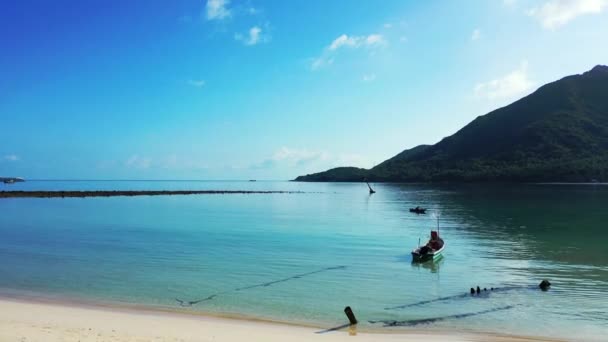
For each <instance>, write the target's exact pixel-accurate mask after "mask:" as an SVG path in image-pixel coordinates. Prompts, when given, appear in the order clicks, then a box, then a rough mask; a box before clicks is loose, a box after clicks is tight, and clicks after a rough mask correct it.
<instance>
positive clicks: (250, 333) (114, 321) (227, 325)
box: [0, 299, 541, 342]
mask: <svg viewBox="0 0 608 342" xmlns="http://www.w3.org/2000/svg"><path fill="white" fill-rule="evenodd" d="M315 331H318V329H314V328H308V327H300V326H292V325H286V324H275V323H267V322H257V321H247V320H236V319H229V318H218V317H209V316H198V315H187V314H179V313H165V312H156V311H141V310H134V309H123V308H116V309H114V308H108V307H94V306H80V305H72V304H69V305H68V304H60V303H47V302H33V301H24V300H13V299H0V341H2V342H4V341H7V342H8V341H10V342H13V341H51V342H52V341H82V342H86V341H118V342H123V341H229V342H230V341H264V342H274V341H277V342H279V341H280V342H286V341H287V342H299V341H332V342H333V341H350V342H353V341H359V342H368V341H370V342H371V341H380V342H382V341H425V342H438V341H448V342H450V341H501V342H502V341H504V342H516V341H541V340H538V339H527V338H516V337H502V336H495V335H471V334H461V333H445V332H442V333H437V334H428V333H394V334H374V333H356V331H355V330H354V329H351V330H350V332H349V328H346V329H344V330H343V331H335V332H329V333H325V334H315Z"/></svg>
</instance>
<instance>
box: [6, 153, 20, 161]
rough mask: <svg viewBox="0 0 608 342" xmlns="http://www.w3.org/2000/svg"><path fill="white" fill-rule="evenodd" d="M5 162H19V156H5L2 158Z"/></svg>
mask: <svg viewBox="0 0 608 342" xmlns="http://www.w3.org/2000/svg"><path fill="white" fill-rule="evenodd" d="M3 159H4V160H6V161H9V162H14V161H18V160H19V156H17V155H14V154H7V155H6V156H4V158H3Z"/></svg>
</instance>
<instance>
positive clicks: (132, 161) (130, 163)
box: [125, 154, 152, 170]
mask: <svg viewBox="0 0 608 342" xmlns="http://www.w3.org/2000/svg"><path fill="white" fill-rule="evenodd" d="M151 165H152V159H150V158H146V157H141V156H139V155H137V154H134V155H132V156H131V157H129V158H128V159H127V160H126V161H125V166H126V167H128V168H133V169H144V170H145V169H149V168H150V166H151Z"/></svg>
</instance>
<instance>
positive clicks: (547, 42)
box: [0, 0, 608, 180]
mask: <svg viewBox="0 0 608 342" xmlns="http://www.w3.org/2000/svg"><path fill="white" fill-rule="evenodd" d="M607 37H608V0H535V1H531V0H495V1H485V0H470V1H448V0H445V1H396V0H395V1H393V0H383V1H372V0H370V1H363V0H332V1H326V0H306V1H305V0H292V1H279V0H275V1H262V0H243V1H237V0H230V1H229V0H184V1H181V0H171V1H168V0H167V1H155V0H130V1H122V0H120V1H118V0H103V1H102V0H99V1H95V0H87V1H80V0H74V1H63V0H57V1H29V0H23V1H6V2H3V3H2V5H1V8H0V119H1V122H2V126H1V128H0V129H1V132H2V133H1V134H0V176H21V177H26V178H29V179H210V180H219V179H226V180H230V179H260V180H262V179H268V180H283V179H293V178H295V177H296V176H298V175H302V174H307V173H312V172H317V171H323V170H326V169H328V168H331V167H336V166H358V167H365V168H369V167H372V166H374V165H376V164H378V163H381V162H382V161H384V160H386V159H388V158H390V157H392V156H393V155H395V154H397V153H399V152H401V151H402V150H404V149H407V148H412V147H414V146H417V145H419V144H433V143H436V142H438V141H439V140H441V139H442V138H443V137H446V136H449V135H451V134H453V133H455V132H456V131H458V129H460V128H461V127H463V126H464V125H466V124H467V123H469V122H470V121H472V120H473V119H475V118H476V117H477V116H479V115H483V114H486V113H488V112H490V111H491V110H493V109H496V108H499V107H501V106H505V105H507V104H509V103H511V102H513V101H515V100H517V99H519V98H521V97H523V96H525V95H527V94H530V93H531V92H533V91H534V90H535V89H537V88H538V87H539V86H541V85H543V84H545V83H548V82H551V81H555V80H557V79H560V78H562V77H564V76H567V75H571V74H579V73H582V72H585V71H587V70H589V69H591V68H592V67H593V66H595V65H597V64H608V44H606V41H607V39H608V38H607Z"/></svg>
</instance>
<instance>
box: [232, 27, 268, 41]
mask: <svg viewBox="0 0 608 342" xmlns="http://www.w3.org/2000/svg"><path fill="white" fill-rule="evenodd" d="M234 39H236V40H238V41H242V42H243V44H245V45H247V46H253V45H257V44H259V43H265V42H268V41H269V40H270V36H269V35H267V34H265V32H263V31H262V28H261V27H259V26H253V27H252V28H250V29H249V31H247V34H246V35H243V34H240V33H237V34H235V35H234Z"/></svg>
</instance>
